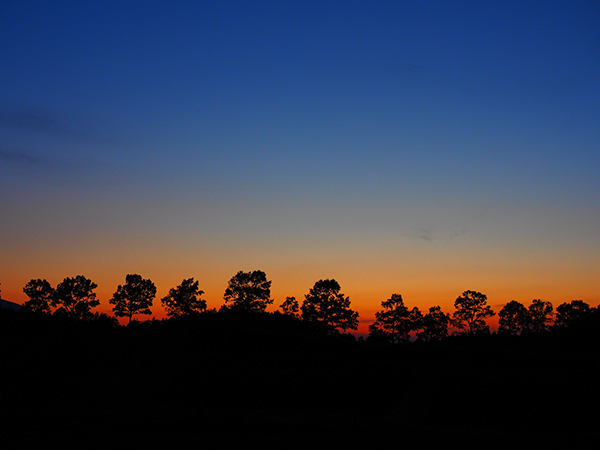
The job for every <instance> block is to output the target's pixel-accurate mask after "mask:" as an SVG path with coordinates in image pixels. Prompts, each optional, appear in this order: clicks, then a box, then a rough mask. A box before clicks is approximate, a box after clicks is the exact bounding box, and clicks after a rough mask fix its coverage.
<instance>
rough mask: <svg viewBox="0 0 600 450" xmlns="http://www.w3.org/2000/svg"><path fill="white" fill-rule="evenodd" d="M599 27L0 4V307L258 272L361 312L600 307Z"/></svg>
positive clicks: (587, 19) (457, 11)
mask: <svg viewBox="0 0 600 450" xmlns="http://www.w3.org/2000/svg"><path fill="white" fill-rule="evenodd" d="M205 3H206V4H205ZM599 23H600V3H598V2H597V1H497V2H492V1H490V2H487V1H486V2H481V1H452V2H448V1H410V2H408V1H406V2H403V1H395V2H392V1H385V2H384V1H379V2H378V1H339V2H331V1H319V2H310V1H301V2H289V1H273V2H260V1H248V2H241V1H240V2H230V1H222V2H221V1H219V2H173V1H170V2H163V1H155V2H148V1H144V2H142V1H140V2H134V1H118V2H113V1H102V2H87V1H61V2H45V1H44V2H41V1H39V2H38V1H5V2H3V3H2V6H0V42H2V45H1V46H0V61H2V70H1V71H0V86H1V88H0V89H1V91H0V189H1V190H0V197H1V200H2V210H3V211H2V223H1V224H0V232H1V236H2V238H1V239H2V240H1V241H0V251H1V253H2V259H3V260H4V261H3V263H2V264H3V266H1V268H2V272H3V273H6V275H5V277H6V278H7V279H3V280H0V282H2V283H3V292H5V293H6V292H19V291H20V289H21V287H22V285H23V284H24V283H25V282H26V281H27V280H29V279H30V278H32V277H48V278H51V277H52V276H55V277H56V278H57V279H62V277H64V276H67V275H71V273H70V272H72V271H76V272H77V271H86V272H88V273H91V274H96V277H97V278H102V277H104V278H102V280H103V281H105V283H111V285H110V286H107V287H106V289H107V290H112V289H113V286H112V284H114V285H116V284H117V283H121V282H122V280H121V279H120V278H118V279H116V278H115V277H116V276H118V277H123V278H124V276H125V274H126V273H128V272H140V271H143V270H145V271H146V272H147V273H149V274H152V275H153V276H154V277H155V278H157V279H159V281H160V280H164V283H165V284H169V283H170V284H173V281H174V280H175V281H176V282H177V283H178V282H179V281H180V279H181V278H183V277H187V276H195V277H197V278H199V279H200V280H201V281H202V280H204V281H205V283H206V284H207V285H210V283H211V282H212V280H217V281H215V286H216V287H215V288H214V292H212V291H210V289H205V290H207V295H209V297H210V298H212V299H213V300H214V302H219V301H220V298H221V296H222V292H220V290H221V288H222V290H224V288H225V284H224V283H225V282H226V280H227V279H228V278H229V277H230V276H231V275H233V274H234V273H235V272H237V270H242V269H243V270H251V269H253V268H262V269H263V270H266V271H267V273H268V275H270V276H271V277H272V278H273V280H274V283H276V282H277V281H280V283H279V288H278V289H280V291H277V290H276V291H275V292H276V293H277V294H280V295H296V296H298V297H301V295H302V294H303V293H305V292H307V291H308V289H309V287H310V286H311V285H312V282H314V281H316V280H317V279H319V278H326V277H336V278H338V281H340V283H341V284H342V287H343V288H344V287H345V286H348V287H347V288H346V289H345V290H346V291H347V292H346V293H347V294H350V295H351V297H352V294H353V292H354V294H355V296H357V297H358V298H359V299H361V301H363V302H366V303H364V304H363V306H364V308H365V309H369V308H373V307H375V306H376V305H378V304H379V302H381V301H382V300H384V299H385V298H380V297H381V295H383V296H384V297H385V295H388V296H389V294H391V293H392V292H396V291H399V292H405V290H406V292H410V293H412V295H414V296H415V297H416V296H422V297H423V299H422V301H423V302H425V301H426V299H427V298H436V299H437V297H436V296H438V297H439V296H440V295H442V291H443V295H448V297H449V298H448V301H452V300H453V299H454V298H455V297H456V295H454V293H455V291H456V290H457V289H459V285H460V286H463V287H464V289H480V290H484V291H485V290H486V289H489V290H490V291H492V292H494V289H496V292H497V293H498V296H499V298H498V302H503V301H508V300H510V299H511V298H508V297H513V296H516V295H519V293H522V295H524V296H525V298H523V299H519V300H521V301H529V300H530V298H529V297H527V296H532V295H536V294H535V292H539V291H543V292H540V293H539V294H537V296H543V295H544V293H545V292H546V290H545V289H547V287H543V280H552V282H553V283H554V284H553V285H556V284H557V283H558V281H557V276H559V274H563V275H564V280H563V281H564V283H563V284H564V289H563V291H569V292H572V295H580V296H583V297H585V296H588V297H586V298H587V299H588V300H590V301H592V302H593V301H597V300H600V298H599V296H598V295H597V294H595V293H592V287H591V286H592V281H593V279H595V280H596V284H595V286H596V288H595V289H596V291H595V292H597V290H598V284H597V279H598V275H599V271H598V261H599V257H600V247H599V244H598V242H599V238H600V212H599V208H598V204H599V202H598V201H599V200H600V177H599V176H598V174H599V173H600V167H599V166H600V164H599V162H600V145H599V143H600V131H599V130H600V126H599V125H600V26H599V25H598V24H599ZM9 261H10V262H9ZM5 265H6V266H5ZM166 267H168V268H170V269H166ZM165 270H166V272H165ZM169 270H170V271H169ZM111 271H112V272H111ZM66 272H69V273H66ZM46 273H47V275H46ZM109 273H110V276H109ZM167 273H168V275H167ZM101 274H105V275H101ZM576 274H579V275H576ZM582 274H583V275H582ZM88 276H89V275H88ZM161 277H162V278H161ZM276 277H279V279H277V278H276ZM515 277H516V278H518V279H519V280H521V278H523V280H521V281H519V283H517V284H518V285H519V289H521V290H520V291H515V292H512V291H510V290H506V289H508V287H509V286H510V285H511V284H514V283H515ZM528 277H529V278H528ZM434 279H435V280H437V281H434ZM534 279H535V280H537V281H535V282H534V281H531V282H527V281H525V280H534ZM12 280H14V281H12ZM369 280H370V281H369ZM494 280H495V281H494ZM11 283H14V286H13V285H12V284H11ZM286 283H287V284H286ZM294 283H297V285H296V284H294ZM370 283H371V284H370ZM419 283H420V284H419ZM157 284H158V283H157ZM372 284H376V285H377V289H375V288H371V287H369V286H371V285H372ZM584 284H585V285H586V286H587V287H586V288H585V289H583V288H581V289H580V290H579V291H578V290H577V289H579V288H578V286H583V285H584ZM221 285H222V286H221ZM275 286H276V285H275V284H274V288H275ZM288 286H289V288H288ZM403 286H406V288H403ZM411 286H412V287H411ZM417 286H420V288H419V287H417ZM434 286H438V287H434ZM441 286H449V287H448V289H449V293H447V294H446V291H444V290H443V289H442V287H441ZM495 286H497V287H495ZM499 286H505V288H503V289H505V290H502V289H501V288H500V287H499ZM160 287H162V288H164V289H165V290H166V289H168V288H169V287H172V286H168V285H165V286H159V288H160ZM286 289H287V291H286ZM294 289H296V290H297V291H296V290H294ZM464 289H463V290H464ZM536 289H537V291H536ZM288 291H293V292H288ZM388 291H389V294H385V292H388ZM459 291H460V289H459ZM563 291H561V292H563ZM573 291H574V292H573ZM459 293H460V292H456V294H459ZM13 295H16V294H13ZM502 295H505V296H507V298H504V297H502V298H500V297H501V296H502ZM361 296H362V297H361ZM405 296H406V295H405ZM5 297H6V295H5ZM282 300H283V298H282V299H281V301H282ZM415 301H416V300H415ZM440 301H441V300H439V301H438V300H435V302H438V303H439V302H440ZM369 302H370V303H369ZM409 302H410V300H409ZM367 303H368V304H367Z"/></svg>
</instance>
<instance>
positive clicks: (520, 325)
mask: <svg viewBox="0 0 600 450" xmlns="http://www.w3.org/2000/svg"><path fill="white" fill-rule="evenodd" d="M498 317H499V320H498V331H499V332H500V333H508V334H521V333H522V332H523V331H526V330H527V327H528V324H529V314H528V311H527V308H525V306H523V304H521V303H519V302H517V301H515V300H511V301H510V302H508V303H507V304H506V305H504V307H503V308H502V309H501V310H500V312H499V313H498Z"/></svg>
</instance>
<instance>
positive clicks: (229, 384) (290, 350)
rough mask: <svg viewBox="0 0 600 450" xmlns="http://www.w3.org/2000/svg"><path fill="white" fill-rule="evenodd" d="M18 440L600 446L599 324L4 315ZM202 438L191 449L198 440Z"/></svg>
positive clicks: (7, 383) (6, 398)
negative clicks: (395, 339)
mask: <svg viewBox="0 0 600 450" xmlns="http://www.w3.org/2000/svg"><path fill="white" fill-rule="evenodd" d="M0 324H1V326H0V333H1V338H2V343H3V345H2V360H3V362H4V364H3V383H2V392H1V395H2V397H1V399H2V402H1V405H2V406H1V415H0V420H1V423H3V424H4V427H3V430H4V431H3V432H2V434H3V436H2V437H3V440H4V442H7V443H11V444H12V443H15V445H16V447H15V446H13V447H11V448H17V447H18V446H19V445H21V446H23V447H31V446H34V447H35V446H40V445H44V446H46V447H57V446H59V447H61V448H75V447H81V446H84V447H85V446H88V445H90V444H94V445H104V446H107V445H110V446H112V447H115V446H116V447H125V446H129V447H130V446H132V445H135V446H138V447H139V446H142V445H146V444H148V445H150V444H159V445H165V446H166V445H168V446H170V448H177V447H179V446H183V445H188V444H189V442H193V443H195V444H194V445H197V446H205V445H207V446H213V447H214V446H219V447H227V446H231V445H248V446H250V445H259V446H261V447H263V448H265V447H272V448H274V447H278V448H279V447H287V448H302V447H304V448H305V447H306V446H307V445H317V444H318V445H319V446H321V445H323V446H326V445H328V444H330V445H335V446H336V447H340V446H353V445H358V444H361V445H374V446H377V445H379V444H381V445H384V444H385V443H386V442H388V440H389V439H390V438H393V439H394V442H396V443H397V444H398V445H399V446H400V445H402V446H408V447H414V446H417V445H418V446H420V447H422V446H432V445H447V444H448V443H460V445H461V446H462V447H471V448H474V447H481V446H484V447H494V446H495V445H509V446H513V447H520V448H524V447H525V446H533V447H538V446H543V445H548V444H550V443H552V444H553V445H556V444H557V443H560V442H563V443H565V444H569V445H576V444H577V443H589V442H593V441H594V442H597V439H598V438H599V437H600V435H599V432H598V430H597V427H596V420H597V416H596V415H595V414H594V413H590V407H592V406H593V405H595V404H597V400H598V387H597V386H598V385H597V379H598V375H599V374H600V359H599V358H598V352H597V348H598V345H599V344H600V335H599V333H598V327H596V326H595V325H597V324H594V325H590V326H587V327H582V328H581V331H573V330H571V331H570V332H566V331H564V332H561V333H548V334H544V335H531V336H500V335H480V336H456V337H450V338H448V339H445V340H444V341H441V342H432V343H414V344H410V345H391V344H378V343H369V342H366V341H361V340H356V339H355V338H354V337H352V336H351V335H347V334H342V333H327V332H325V331H324V330H323V329H322V328H318V327H315V326H314V325H311V324H309V323H305V322H303V321H301V320H298V319H295V318H293V317H289V316H285V315H282V314H277V313H276V314H273V313H239V312H233V311H224V312H219V313H217V312H214V311H210V312H206V313H203V314H199V315H196V316H194V317H189V318H179V319H169V320H161V321H156V320H154V321H146V322H132V324H131V325H130V326H127V327H122V326H115V324H114V321H111V320H108V319H107V318H106V317H102V316H97V317H96V318H95V319H94V320H88V321H81V320H73V319H69V318H67V317H56V316H44V315H35V314H24V313H16V312H13V311H4V313H3V314H2V315H1V318H0ZM190 440H191V441H190Z"/></svg>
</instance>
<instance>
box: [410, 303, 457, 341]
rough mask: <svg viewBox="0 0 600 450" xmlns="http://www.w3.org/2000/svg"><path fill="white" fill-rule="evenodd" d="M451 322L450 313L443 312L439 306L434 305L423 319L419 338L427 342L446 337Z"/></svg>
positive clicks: (418, 334)
mask: <svg viewBox="0 0 600 450" xmlns="http://www.w3.org/2000/svg"><path fill="white" fill-rule="evenodd" d="M449 322H450V315H449V314H446V313H445V312H443V311H442V308H440V307H439V306H432V307H431V308H429V312H428V313H427V314H425V315H424V316H423V319H422V320H421V327H420V330H419V331H418V332H417V338H418V339H419V340H421V341H425V342H429V341H432V340H441V339H444V338H445V337H447V336H448V324H449Z"/></svg>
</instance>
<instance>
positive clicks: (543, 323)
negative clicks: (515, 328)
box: [527, 299, 553, 333]
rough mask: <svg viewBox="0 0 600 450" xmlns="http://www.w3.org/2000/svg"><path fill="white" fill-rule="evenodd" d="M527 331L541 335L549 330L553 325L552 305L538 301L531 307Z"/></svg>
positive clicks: (534, 301)
mask: <svg viewBox="0 0 600 450" xmlns="http://www.w3.org/2000/svg"><path fill="white" fill-rule="evenodd" d="M528 312H529V314H528V316H529V317H528V319H529V320H528V322H527V331H530V332H532V333H539V332H542V331H546V330H548V328H549V327H550V325H551V324H552V316H553V308H552V303H550V302H544V301H542V300H539V299H536V300H533V301H532V302H531V305H529V311H528Z"/></svg>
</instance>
